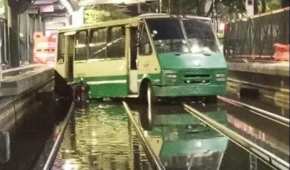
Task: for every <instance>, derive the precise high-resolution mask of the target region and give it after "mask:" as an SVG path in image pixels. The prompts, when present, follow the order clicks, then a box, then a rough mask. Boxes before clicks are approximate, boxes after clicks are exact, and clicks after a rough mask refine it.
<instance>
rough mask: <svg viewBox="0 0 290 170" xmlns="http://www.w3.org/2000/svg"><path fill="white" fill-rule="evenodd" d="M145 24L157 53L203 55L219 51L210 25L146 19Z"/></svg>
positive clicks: (195, 20)
mask: <svg viewBox="0 0 290 170" xmlns="http://www.w3.org/2000/svg"><path fill="white" fill-rule="evenodd" d="M146 22H147V25H148V28H149V31H150V34H151V37H152V39H153V42H154V46H155V48H156V51H157V52H158V53H168V52H188V53H189V52H191V53H199V52H201V53H203V52H218V50H219V49H218V46H217V43H216V39H215V36H214V33H213V31H212V29H211V27H210V24H209V23H206V22H204V21H199V20H197V19H184V20H180V19H178V18H154V19H146ZM182 27H183V28H184V32H185V33H183V31H182ZM184 34H186V35H184ZM185 37H187V39H186V38H185Z"/></svg>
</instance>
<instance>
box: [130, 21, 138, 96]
mask: <svg viewBox="0 0 290 170" xmlns="http://www.w3.org/2000/svg"><path fill="white" fill-rule="evenodd" d="M137 30H138V29H137V27H130V52H129V54H130V55H129V62H130V63H129V92H130V93H131V94H136V93H138V71H137Z"/></svg>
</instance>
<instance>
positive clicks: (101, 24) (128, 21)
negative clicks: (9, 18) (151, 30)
mask: <svg viewBox="0 0 290 170" xmlns="http://www.w3.org/2000/svg"><path fill="white" fill-rule="evenodd" d="M169 17H183V18H185V19H186V18H188V19H199V20H207V21H209V20H211V19H210V18H208V17H200V16H191V15H185V16H181V15H169V14H165V13H146V14H141V15H139V16H137V17H131V18H125V19H116V20H111V21H102V22H97V23H94V24H85V25H83V26H68V27H64V28H60V29H59V30H58V32H73V31H79V30H86V29H91V28H96V27H108V26H114V25H127V24H137V23H138V21H139V20H140V19H148V18H169Z"/></svg>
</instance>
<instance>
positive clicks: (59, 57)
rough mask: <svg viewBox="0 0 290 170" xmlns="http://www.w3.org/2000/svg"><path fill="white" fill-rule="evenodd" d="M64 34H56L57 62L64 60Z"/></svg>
mask: <svg viewBox="0 0 290 170" xmlns="http://www.w3.org/2000/svg"><path fill="white" fill-rule="evenodd" d="M64 43H65V36H64V33H60V34H58V51H57V53H58V54H57V62H58V63H63V62H64V53H65V45H64Z"/></svg>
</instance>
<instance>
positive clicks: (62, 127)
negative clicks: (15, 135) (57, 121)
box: [43, 102, 75, 170]
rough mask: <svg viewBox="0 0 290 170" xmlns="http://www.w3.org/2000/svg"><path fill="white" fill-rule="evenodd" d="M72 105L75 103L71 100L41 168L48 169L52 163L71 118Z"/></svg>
mask: <svg viewBox="0 0 290 170" xmlns="http://www.w3.org/2000/svg"><path fill="white" fill-rule="evenodd" d="M74 107H75V103H74V102H72V103H71V105H70V107H69V110H68V113H67V116H66V117H65V119H64V121H63V122H62V123H61V125H60V131H59V133H58V135H57V136H56V140H55V142H54V144H53V146H52V149H51V151H50V153H49V155H48V158H47V159H46V162H45V163H44V166H43V170H50V169H51V166H52V165H53V163H54V161H55V157H56V156H57V153H58V150H59V148H60V146H61V143H62V139H63V136H64V132H65V130H66V127H67V125H68V122H69V121H70V119H71V116H72V115H73V110H74Z"/></svg>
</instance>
